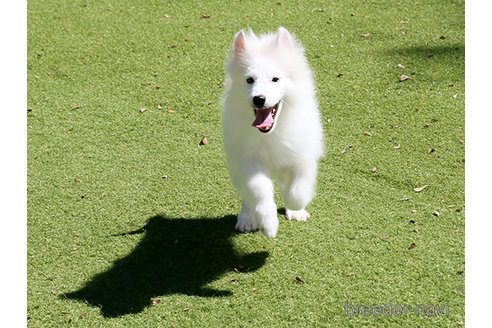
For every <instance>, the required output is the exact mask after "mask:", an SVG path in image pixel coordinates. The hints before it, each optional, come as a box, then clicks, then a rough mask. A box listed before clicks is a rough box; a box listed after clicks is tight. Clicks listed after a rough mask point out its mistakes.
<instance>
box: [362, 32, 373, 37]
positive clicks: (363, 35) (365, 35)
mask: <svg viewBox="0 0 492 328" xmlns="http://www.w3.org/2000/svg"><path fill="white" fill-rule="evenodd" d="M369 35H371V33H365V34H362V37H364V38H366V37H368V36H369Z"/></svg>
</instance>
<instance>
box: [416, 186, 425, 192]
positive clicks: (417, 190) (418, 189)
mask: <svg viewBox="0 0 492 328" xmlns="http://www.w3.org/2000/svg"><path fill="white" fill-rule="evenodd" d="M427 187H428V185H425V186H422V187H418V188H414V189H413V191H415V192H421V191H422V190H424V189H425V188H427Z"/></svg>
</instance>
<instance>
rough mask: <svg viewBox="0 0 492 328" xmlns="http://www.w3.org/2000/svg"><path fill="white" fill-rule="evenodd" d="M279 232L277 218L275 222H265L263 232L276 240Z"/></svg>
mask: <svg viewBox="0 0 492 328" xmlns="http://www.w3.org/2000/svg"><path fill="white" fill-rule="evenodd" d="M277 230H278V219H277V218H275V220H269V221H267V222H263V225H262V227H261V232H262V233H263V234H264V235H265V236H267V237H271V238H275V236H276V235H277Z"/></svg>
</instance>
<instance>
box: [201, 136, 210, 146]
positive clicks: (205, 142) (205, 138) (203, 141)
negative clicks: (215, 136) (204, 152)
mask: <svg viewBox="0 0 492 328" xmlns="http://www.w3.org/2000/svg"><path fill="white" fill-rule="evenodd" d="M207 143H208V140H207V137H203V138H202V141H200V145H206V144H207Z"/></svg>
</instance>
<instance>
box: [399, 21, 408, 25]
mask: <svg viewBox="0 0 492 328" xmlns="http://www.w3.org/2000/svg"><path fill="white" fill-rule="evenodd" d="M400 24H408V21H400Z"/></svg>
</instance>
